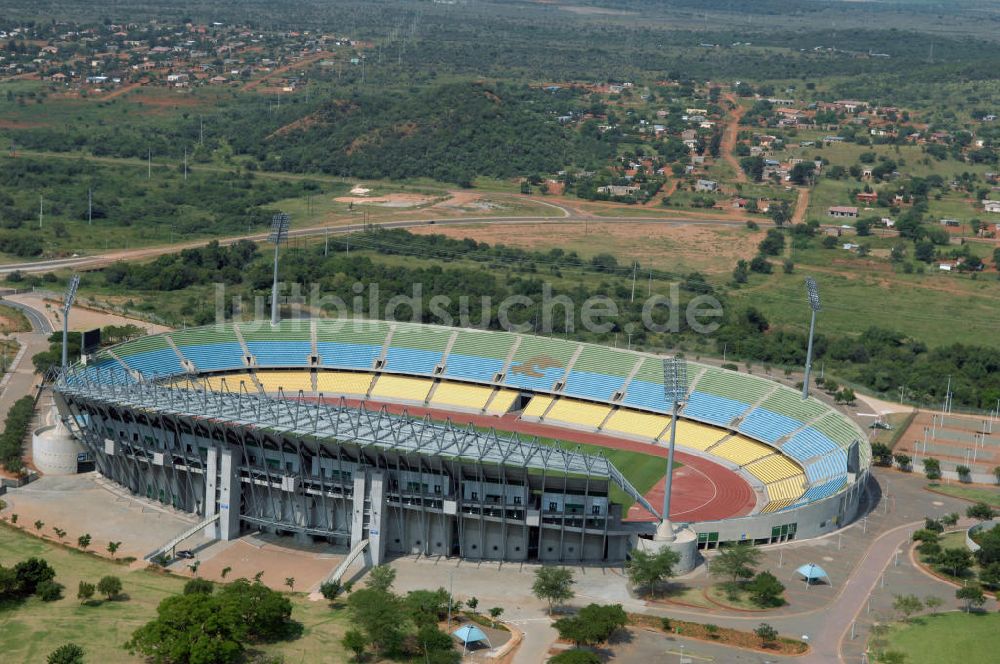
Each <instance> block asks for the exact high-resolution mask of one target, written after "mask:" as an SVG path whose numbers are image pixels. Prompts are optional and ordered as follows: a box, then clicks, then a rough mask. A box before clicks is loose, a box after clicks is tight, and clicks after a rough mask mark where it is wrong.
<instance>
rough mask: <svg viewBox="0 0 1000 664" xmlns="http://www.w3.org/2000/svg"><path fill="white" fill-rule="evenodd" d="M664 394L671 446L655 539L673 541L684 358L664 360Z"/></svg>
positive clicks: (685, 367) (674, 536) (684, 383)
mask: <svg viewBox="0 0 1000 664" xmlns="http://www.w3.org/2000/svg"><path fill="white" fill-rule="evenodd" d="M663 395H664V397H665V398H666V400H667V403H669V404H670V446H669V448H668V450H667V477H666V483H665V486H664V487H663V514H662V515H661V521H660V525H659V526H658V527H657V528H656V535H655V539H656V540H657V541H660V542H673V541H674V540H675V539H677V535H676V534H675V533H674V527H673V525H672V524H671V523H670V490H671V486H672V484H673V479H674V445H675V443H676V441H677V411H678V410H680V404H681V402H682V401H684V397H685V396H687V364H686V363H685V362H684V360H683V359H681V358H679V357H677V356H676V355H675V356H674V357H668V358H666V359H665V360H663Z"/></svg>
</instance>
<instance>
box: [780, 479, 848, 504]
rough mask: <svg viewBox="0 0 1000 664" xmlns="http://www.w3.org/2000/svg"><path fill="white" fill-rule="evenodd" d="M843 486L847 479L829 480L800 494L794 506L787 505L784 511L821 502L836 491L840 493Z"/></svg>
mask: <svg viewBox="0 0 1000 664" xmlns="http://www.w3.org/2000/svg"><path fill="white" fill-rule="evenodd" d="M845 484H847V478H846V477H837V478H835V479H832V480H830V481H829V482H824V483H823V484H817V485H816V486H814V487H811V488H809V489H808V490H806V492H805V493H804V494H802V497H801V498H799V499H798V500H797V501H796V502H795V504H793V505H789V506H788V507H786V508H784V509H792V508H794V507H801V506H802V505H805V504H806V503H814V502H816V501H818V500H823V499H824V498H829V497H830V496H832V495H834V494H836V493H837V492H838V491H840V490H841V489H842V488H844V485H845ZM780 511H784V510H780Z"/></svg>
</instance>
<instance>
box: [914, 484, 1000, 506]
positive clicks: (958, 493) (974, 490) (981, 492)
mask: <svg viewBox="0 0 1000 664" xmlns="http://www.w3.org/2000/svg"><path fill="white" fill-rule="evenodd" d="M928 487H929V488H931V489H933V490H934V491H937V492H940V493H946V494H948V495H949V496H954V497H956V498H961V499H962V500H968V501H970V502H977V503H978V502H984V503H987V504H989V505H993V506H994V507H1000V489H990V488H989V487H984V486H963V485H961V484H938V483H931V484H929V485H928Z"/></svg>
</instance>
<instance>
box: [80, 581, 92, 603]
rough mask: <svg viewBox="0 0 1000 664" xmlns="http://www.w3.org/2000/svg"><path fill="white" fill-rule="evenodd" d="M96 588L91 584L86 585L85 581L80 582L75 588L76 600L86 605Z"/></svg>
mask: <svg viewBox="0 0 1000 664" xmlns="http://www.w3.org/2000/svg"><path fill="white" fill-rule="evenodd" d="M95 590H96V588H95V587H94V584H93V583H87V582H86V581H81V582H80V585H79V586H78V587H77V591H76V598H77V599H78V600H80V601H81V602H83V603H84V604H86V603H87V602H89V601H90V600H91V598H92V597H93V596H94V591H95Z"/></svg>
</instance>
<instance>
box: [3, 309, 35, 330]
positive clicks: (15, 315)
mask: <svg viewBox="0 0 1000 664" xmlns="http://www.w3.org/2000/svg"><path fill="white" fill-rule="evenodd" d="M11 332H31V323H29V322H28V318H27V317H26V316H25V315H24V314H23V313H22V312H21V310H20V309H15V308H14V307H8V306H6V305H2V304H0V333H3V334H9V333H11Z"/></svg>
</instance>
